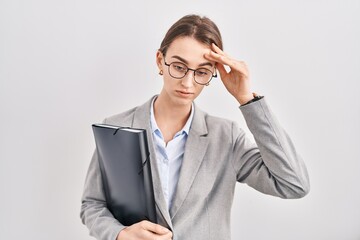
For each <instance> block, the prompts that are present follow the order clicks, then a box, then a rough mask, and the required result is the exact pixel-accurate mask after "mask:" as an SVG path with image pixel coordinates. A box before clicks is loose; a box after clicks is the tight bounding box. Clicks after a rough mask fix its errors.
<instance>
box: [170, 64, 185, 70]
mask: <svg viewBox="0 0 360 240" xmlns="http://www.w3.org/2000/svg"><path fill="white" fill-rule="evenodd" d="M172 67H173V68H174V70H176V71H179V72H186V71H187V67H186V66H185V65H184V64H181V63H172Z"/></svg>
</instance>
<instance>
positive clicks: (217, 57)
mask: <svg viewBox="0 0 360 240" xmlns="http://www.w3.org/2000/svg"><path fill="white" fill-rule="evenodd" d="M205 56H206V58H208V59H209V60H210V61H215V62H217V63H221V64H224V65H228V66H229V67H231V68H235V69H236V61H234V60H232V59H230V58H229V57H227V56H224V55H221V54H218V53H216V52H213V51H210V52H209V53H208V54H206V55H205Z"/></svg>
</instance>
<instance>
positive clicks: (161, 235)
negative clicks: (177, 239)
mask: <svg viewBox="0 0 360 240" xmlns="http://www.w3.org/2000/svg"><path fill="white" fill-rule="evenodd" d="M140 239H141V240H154V239H156V240H171V239H172V232H171V231H170V230H169V229H167V228H165V227H163V226H161V225H159V224H155V223H152V222H149V221H146V220H144V221H141V222H138V223H135V224H133V225H131V226H129V227H126V228H124V229H123V230H121V231H120V232H119V234H118V236H117V238H116V240H140Z"/></svg>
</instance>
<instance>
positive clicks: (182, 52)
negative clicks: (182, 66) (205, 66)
mask: <svg viewBox="0 0 360 240" xmlns="http://www.w3.org/2000/svg"><path fill="white" fill-rule="evenodd" d="M209 51H210V46H208V45H206V44H204V43H201V42H199V41H198V40H196V39H194V38H192V37H179V38H176V39H175V40H174V41H173V42H172V43H171V44H170V46H169V48H168V50H167V52H166V56H167V57H170V58H171V57H172V56H180V57H182V58H184V59H186V60H187V61H188V62H189V63H192V64H198V63H199V62H204V61H207V60H206V59H205V57H204V54H205V53H208V52H209Z"/></svg>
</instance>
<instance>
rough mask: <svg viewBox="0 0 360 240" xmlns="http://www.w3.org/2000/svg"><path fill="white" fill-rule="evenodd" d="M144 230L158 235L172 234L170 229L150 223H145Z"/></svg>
mask: <svg viewBox="0 0 360 240" xmlns="http://www.w3.org/2000/svg"><path fill="white" fill-rule="evenodd" d="M143 228H144V229H146V230H149V231H151V232H153V233H157V234H166V233H168V232H170V230H169V229H167V228H166V227H163V226H161V225H159V224H155V223H152V222H149V221H144V223H143Z"/></svg>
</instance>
